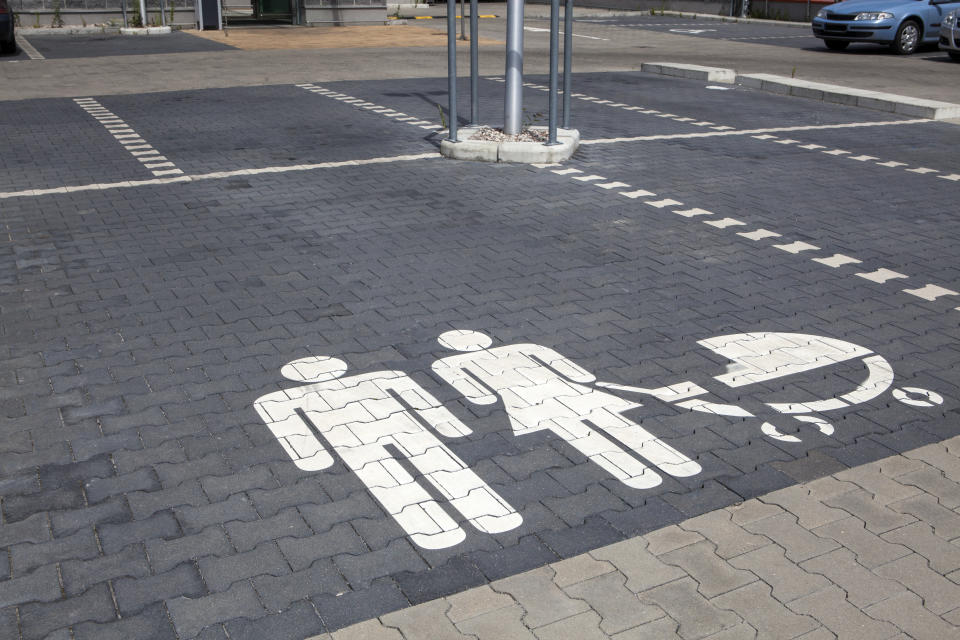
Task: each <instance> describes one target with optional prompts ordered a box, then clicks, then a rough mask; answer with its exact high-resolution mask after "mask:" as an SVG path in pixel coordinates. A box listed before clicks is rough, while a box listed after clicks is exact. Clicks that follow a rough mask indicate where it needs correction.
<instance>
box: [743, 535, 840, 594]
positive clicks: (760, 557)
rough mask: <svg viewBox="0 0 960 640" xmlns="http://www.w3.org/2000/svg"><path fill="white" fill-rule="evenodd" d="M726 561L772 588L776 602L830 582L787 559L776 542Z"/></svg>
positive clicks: (808, 592)
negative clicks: (755, 576)
mask: <svg viewBox="0 0 960 640" xmlns="http://www.w3.org/2000/svg"><path fill="white" fill-rule="evenodd" d="M730 564H731V565H733V566H734V567H737V568H738V569H744V570H747V571H752V572H753V573H755V574H757V575H758V576H759V577H760V579H761V580H763V581H764V582H766V583H767V584H768V585H770V586H771V587H772V588H773V594H772V595H773V597H774V598H776V599H777V600H779V601H780V602H789V601H791V600H795V599H796V598H799V597H801V596H805V595H808V594H810V593H814V592H815V591H819V590H820V589H823V588H824V587H826V586H828V585H829V584H830V583H829V582H828V581H827V579H826V578H824V577H823V576H821V575H817V574H811V573H807V572H806V571H804V570H803V569H801V568H800V567H799V566H798V565H797V564H796V563H794V562H791V561H790V560H787V558H786V556H785V555H784V551H783V548H782V547H780V546H779V545H769V546H766V547H762V548H760V549H757V550H755V551H751V552H749V553H745V554H743V555H742V556H737V557H736V558H731V559H730Z"/></svg>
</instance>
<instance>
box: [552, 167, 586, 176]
mask: <svg viewBox="0 0 960 640" xmlns="http://www.w3.org/2000/svg"><path fill="white" fill-rule="evenodd" d="M553 173H555V174H557V175H558V176H566V175H570V174H571V173H583V171H580V169H573V168H570V169H554V170H553Z"/></svg>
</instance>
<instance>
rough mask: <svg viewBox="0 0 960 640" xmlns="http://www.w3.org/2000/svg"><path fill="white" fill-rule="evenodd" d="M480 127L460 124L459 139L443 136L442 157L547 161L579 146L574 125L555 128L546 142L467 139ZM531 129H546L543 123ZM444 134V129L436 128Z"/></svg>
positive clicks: (569, 153) (563, 156)
mask: <svg viewBox="0 0 960 640" xmlns="http://www.w3.org/2000/svg"><path fill="white" fill-rule="evenodd" d="M481 129H483V127H482V126H470V127H461V128H460V129H459V131H458V134H457V137H458V138H459V139H460V142H450V141H449V140H442V141H441V142H440V153H441V155H443V156H444V157H447V158H453V159H454V160H473V161H477V162H519V163H527V164H531V163H538V164H539V163H549V162H563V161H564V160H567V159H569V158H570V156H572V155H573V154H574V152H575V151H576V150H577V147H579V146H580V132H579V131H577V130H576V129H557V142H559V144H556V145H549V146H548V145H546V144H543V143H542V142H513V141H506V142H494V141H490V140H470V138H471V137H472V136H473V135H474V134H475V133H477V132H478V131H480V130H481ZM530 129H533V130H540V131H546V129H547V128H546V127H530ZM438 135H440V136H446V135H448V134H447V131H446V130H443V131H440V132H438Z"/></svg>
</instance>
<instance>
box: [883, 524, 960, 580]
mask: <svg viewBox="0 0 960 640" xmlns="http://www.w3.org/2000/svg"><path fill="white" fill-rule="evenodd" d="M881 537H882V538H883V539H884V540H886V541H888V542H892V543H895V544H901V545H904V546H905V547H908V548H909V549H912V550H913V551H916V552H917V553H919V554H920V555H922V556H923V557H924V558H926V559H927V560H928V561H929V562H930V568H932V569H933V570H934V571H937V572H939V573H950V572H951V571H954V570H955V569H960V546H958V545H955V544H951V543H949V542H947V541H946V540H944V539H942V538H938V537H937V536H935V535H934V534H933V530H932V529H931V528H930V525H928V524H926V523H925V522H917V523H915V524H911V525H909V526H906V527H903V528H901V529H896V530H895V531H890V532H888V533H885V534H883V535H882V536H881Z"/></svg>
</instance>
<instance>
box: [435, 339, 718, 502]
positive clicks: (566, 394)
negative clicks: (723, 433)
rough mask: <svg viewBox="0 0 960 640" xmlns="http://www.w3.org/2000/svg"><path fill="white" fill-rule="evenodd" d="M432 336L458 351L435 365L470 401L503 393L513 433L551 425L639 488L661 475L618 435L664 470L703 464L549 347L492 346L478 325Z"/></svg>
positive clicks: (684, 472)
mask: <svg viewBox="0 0 960 640" xmlns="http://www.w3.org/2000/svg"><path fill="white" fill-rule="evenodd" d="M438 340H439V342H440V344H441V345H443V346H444V347H446V348H448V349H452V350H454V351H460V352H461V353H460V354H458V355H452V356H448V357H446V358H442V359H440V360H437V361H436V362H435V363H434V364H433V371H434V372H435V373H436V374H437V375H438V376H440V377H441V378H442V379H443V380H445V381H446V382H448V383H449V384H451V385H452V386H454V387H455V388H456V389H457V390H458V391H459V392H460V393H461V394H463V395H464V396H465V397H466V398H467V399H468V400H469V401H470V402H473V403H475V404H493V403H495V402H497V400H498V399H499V400H502V401H503V407H504V410H505V411H506V413H507V416H508V417H509V419H510V425H511V427H512V428H513V431H514V433H515V434H516V435H522V434H525V433H532V432H535V431H541V430H544V429H546V430H549V431H551V432H553V433H554V434H556V435H557V436H559V437H561V438H563V439H564V440H565V441H567V442H568V443H570V445H571V446H573V447H574V448H576V449H577V450H578V451H580V452H581V453H582V454H583V455H585V456H586V457H587V458H589V459H590V460H592V461H593V462H595V463H596V464H598V465H600V466H601V467H602V468H603V469H605V470H606V471H608V472H609V473H610V474H611V475H613V476H614V477H615V478H617V479H618V480H620V481H621V482H623V483H624V484H626V485H628V486H631V487H635V488H637V489H648V488H650V487H655V486H657V485H658V484H660V483H661V482H662V478H661V477H660V475H659V474H657V473H656V472H655V471H653V470H652V469H651V468H649V467H648V466H647V465H645V464H644V463H643V462H641V461H640V460H638V459H637V458H636V457H634V456H633V455H631V454H630V453H628V452H626V451H624V450H623V448H621V447H620V446H619V445H618V444H617V442H619V443H622V444H623V445H625V446H626V447H627V448H629V449H630V450H632V451H633V452H634V453H636V454H637V455H638V456H640V457H642V458H643V459H644V460H646V461H648V462H649V463H650V464H652V465H653V466H655V467H657V468H659V469H660V470H662V471H663V472H664V473H667V474H669V475H672V476H678V477H686V476H692V475H695V474H697V473H699V472H700V470H701V468H700V465H699V464H697V463H696V462H694V461H693V460H691V459H690V458H689V457H687V456H685V455H684V454H682V453H680V452H679V451H677V450H676V449H674V448H673V447H671V446H670V445H668V444H666V443H665V442H663V441H662V440H660V439H659V438H657V437H656V436H655V435H653V434H652V433H650V432H649V431H647V430H646V429H644V428H643V427H641V426H640V425H638V424H636V423H635V422H633V421H631V420H629V419H628V418H626V417H624V413H625V412H627V411H628V410H630V409H633V408H636V407H639V406H641V405H640V404H638V403H635V402H629V401H627V400H624V399H623V398H620V397H618V396H615V395H612V394H610V393H607V392H605V391H601V390H599V389H597V388H595V387H592V386H588V385H590V384H591V383H593V382H596V378H595V377H594V376H593V375H592V374H591V373H589V372H588V371H586V370H584V369H583V368H581V367H579V366H578V365H577V364H575V363H574V362H573V361H571V360H569V359H568V358H566V357H564V356H562V355H561V354H559V353H557V352H556V351H554V350H553V349H549V348H547V347H542V346H539V345H535V344H514V345H507V346H503V347H495V348H493V349H491V348H490V345H491V344H492V340H491V339H490V338H489V337H488V336H487V335H485V334H483V333H480V332H478V331H463V330H455V331H448V332H446V333H444V334H442V335H441V336H440V337H439V339H438ZM604 434H606V436H609V437H606V436H605V435H604Z"/></svg>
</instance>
